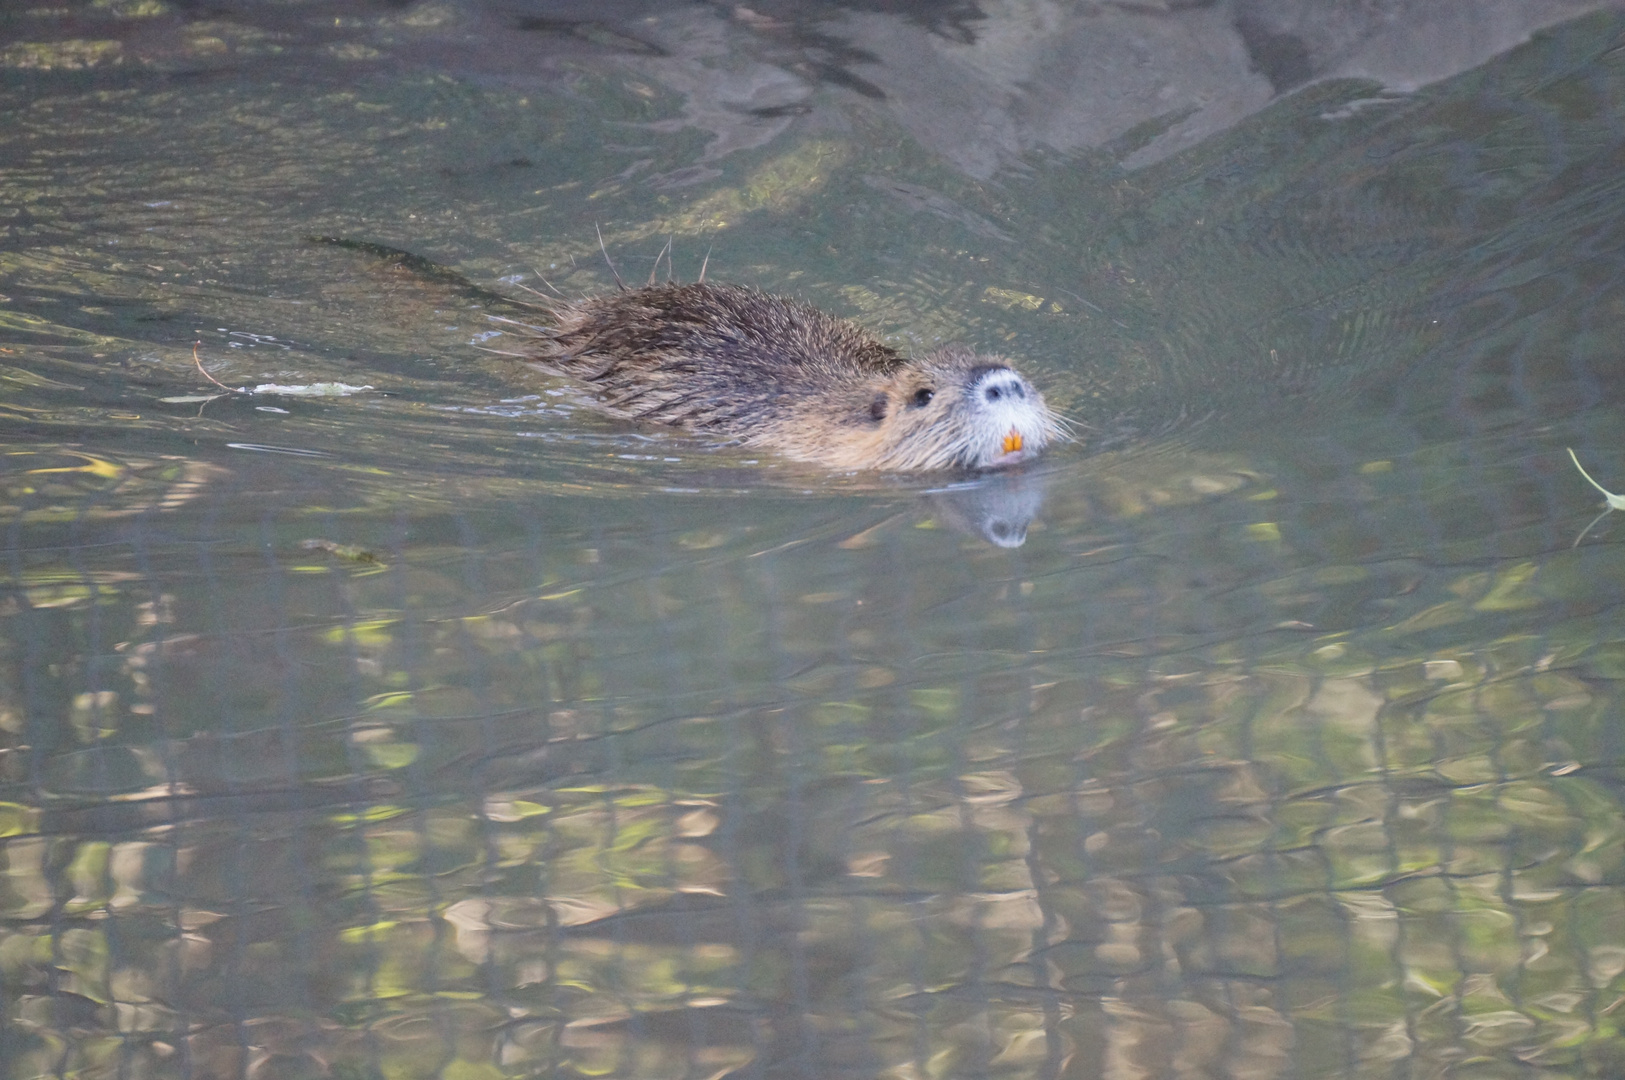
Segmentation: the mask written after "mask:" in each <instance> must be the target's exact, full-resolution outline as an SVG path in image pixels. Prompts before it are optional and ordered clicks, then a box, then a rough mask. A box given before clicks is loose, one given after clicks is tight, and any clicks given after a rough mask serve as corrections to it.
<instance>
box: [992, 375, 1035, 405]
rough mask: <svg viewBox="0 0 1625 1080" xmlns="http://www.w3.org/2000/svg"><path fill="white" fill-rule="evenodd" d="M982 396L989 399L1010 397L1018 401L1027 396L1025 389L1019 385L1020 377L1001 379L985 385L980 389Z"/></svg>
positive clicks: (995, 399) (996, 399)
mask: <svg viewBox="0 0 1625 1080" xmlns="http://www.w3.org/2000/svg"><path fill="white" fill-rule="evenodd" d="M982 396H983V397H985V398H987V400H989V401H998V400H999V399H1000V398H1005V397H1012V398H1015V399H1016V400H1017V401H1020V400H1021V399H1022V398H1025V397H1026V396H1027V391H1026V389H1025V388H1024V387H1023V386H1022V385H1021V380H1020V379H1001V380H999V381H998V382H993V383H989V384H988V385H987V386H985V387H984V388H983V389H982Z"/></svg>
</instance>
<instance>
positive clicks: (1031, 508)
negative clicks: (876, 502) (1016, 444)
mask: <svg viewBox="0 0 1625 1080" xmlns="http://www.w3.org/2000/svg"><path fill="white" fill-rule="evenodd" d="M931 505H932V508H933V509H934V510H935V511H936V516H937V517H938V519H940V520H941V522H942V523H943V524H944V525H947V526H948V527H949V528H952V529H957V530H958V531H959V532H962V533H966V534H968V535H970V536H975V537H979V538H981V539H984V540H987V541H988V542H990V543H993V544H996V545H998V546H999V547H1002V548H1018V547H1020V546H1021V545H1022V544H1025V543H1026V542H1027V526H1028V525H1029V524H1031V523H1032V520H1033V518H1035V517H1037V516H1038V511H1039V508H1040V507H1042V506H1043V505H1044V487H1043V484H1042V483H1041V482H1040V479H1039V477H1037V476H1029V475H1025V474H1024V473H1021V472H1015V473H1010V474H1007V475H1001V476H991V477H988V478H987V479H985V480H979V481H977V482H976V483H973V484H956V485H955V486H953V487H951V488H947V489H945V490H942V491H934V492H932V493H931Z"/></svg>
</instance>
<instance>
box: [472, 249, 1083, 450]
mask: <svg viewBox="0 0 1625 1080" xmlns="http://www.w3.org/2000/svg"><path fill="white" fill-rule="evenodd" d="M537 306H539V307H541V308H542V310H544V311H545V312H546V314H547V315H548V316H549V318H550V319H551V320H552V322H553V325H551V326H535V325H530V324H528V323H523V322H518V321H515V320H512V319H502V320H500V321H502V322H506V323H509V324H511V325H512V326H513V327H515V328H516V332H517V333H518V334H519V335H520V336H522V337H524V338H525V339H526V341H525V344H524V346H523V347H522V349H521V350H518V351H506V350H493V351H499V352H506V354H507V355H511V356H518V357H521V358H522V359H525V360H528V361H531V362H532V363H534V364H535V365H536V366H537V367H539V368H541V369H542V370H544V371H547V372H550V373H553V374H559V375H567V376H570V377H572V378H576V379H580V380H581V381H583V382H585V383H588V384H590V385H591V387H592V388H593V391H594V394H595V397H596V399H597V400H596V405H597V407H598V408H600V409H602V410H603V411H604V412H606V413H608V414H610V415H611V416H617V417H623V418H626V419H631V420H652V421H656V422H658V423H663V424H673V425H676V426H679V427H683V428H687V429H688V430H690V431H695V432H700V433H703V434H708V435H719V436H722V437H724V438H730V439H738V440H739V441H740V442H742V443H743V444H744V445H746V446H759V447H763V448H766V449H771V450H775V451H777V452H779V453H781V454H783V455H785V456H786V457H791V458H795V459H797V460H800V461H810V462H815V463H817V464H819V465H824V466H828V467H830V468H836V469H894V470H904V469H910V470H912V469H947V468H972V469H986V468H996V467H999V466H1003V465H1013V464H1015V463H1016V462H1018V461H1024V460H1026V459H1027V458H1030V457H1033V456H1035V455H1037V454H1038V453H1039V452H1040V451H1041V450H1043V449H1044V447H1045V445H1046V444H1047V443H1049V441H1050V440H1051V439H1054V438H1059V437H1061V436H1062V429H1061V425H1060V422H1059V420H1058V419H1057V417H1056V416H1055V414H1053V413H1052V412H1050V410H1049V408H1048V407H1047V406H1046V405H1045V404H1044V398H1043V396H1042V395H1041V394H1039V392H1038V391H1037V390H1035V389H1033V387H1032V384H1030V383H1029V382H1027V380H1026V379H1024V378H1022V376H1021V375H1020V374H1019V373H1018V372H1017V371H1016V370H1015V369H1014V368H1012V367H1010V365H1009V362H1008V361H1006V360H1005V359H1004V358H1002V357H998V356H979V355H977V354H976V353H973V352H971V351H970V350H969V349H967V348H965V347H964V346H961V345H950V346H948V347H946V348H942V349H938V350H937V351H936V352H933V353H928V354H927V355H925V356H921V357H916V358H914V359H905V358H904V357H903V356H901V355H900V354H899V353H898V352H897V351H896V350H894V349H890V348H888V347H886V346H885V345H882V344H881V343H880V342H878V341H876V340H875V339H874V338H873V337H871V336H870V335H869V334H867V333H865V332H864V331H863V330H862V329H860V328H859V327H858V326H856V325H854V324H853V323H850V322H847V321H846V320H845V319H838V318H835V317H834V316H832V315H826V314H824V313H823V312H821V311H818V310H815V309H814V308H811V307H808V306H806V305H805V304H801V303H797V302H796V301H794V300H786V299H783V298H781V297H777V296H769V295H768V294H766V293H763V292H759V291H758V290H756V289H750V288H744V287H742V286H738V285H710V284H706V283H704V282H703V281H702V282H695V283H692V284H688V285H679V284H673V283H670V282H668V283H666V284H661V285H649V286H647V287H645V288H639V289H623V290H622V291H620V292H617V293H612V294H610V295H608V296H601V297H595V298H588V299H583V300H579V301H571V300H562V299H561V300H544V301H543V302H541V303H540V304H538V305H537Z"/></svg>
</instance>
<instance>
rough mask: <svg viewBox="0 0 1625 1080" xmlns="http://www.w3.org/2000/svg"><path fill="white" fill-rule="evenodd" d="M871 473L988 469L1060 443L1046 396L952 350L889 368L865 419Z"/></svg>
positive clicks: (1001, 369) (998, 366)
mask: <svg viewBox="0 0 1625 1080" xmlns="http://www.w3.org/2000/svg"><path fill="white" fill-rule="evenodd" d="M865 419H866V420H867V423H868V424H869V425H870V426H871V428H872V429H873V431H874V432H875V433H876V434H877V435H878V436H879V438H878V439H877V440H876V441H875V442H874V443H873V444H872V448H871V449H869V451H868V454H867V457H868V460H869V464H868V467H870V468H877V469H952V468H964V469H993V468H1000V467H1002V466H1005V465H1014V464H1015V463H1017V462H1019V461H1025V460H1027V459H1028V458H1031V457H1036V456H1037V455H1038V454H1039V453H1040V452H1041V451H1042V450H1043V449H1044V447H1045V446H1046V445H1047V444H1048V443H1049V442H1050V441H1051V440H1052V439H1057V438H1061V437H1063V431H1062V428H1061V424H1060V421H1059V420H1058V419H1057V418H1056V416H1055V414H1054V413H1052V412H1051V411H1050V410H1049V407H1048V406H1047V405H1045V404H1044V396H1043V395H1042V394H1040V393H1039V392H1038V391H1037V390H1036V389H1034V387H1033V385H1032V383H1030V382H1028V381H1027V380H1026V379H1025V378H1023V377H1022V375H1021V373H1020V372H1018V371H1016V370H1015V368H1013V367H1011V366H1010V364H1009V362H1008V361H1007V360H1005V359H1004V358H1003V357H1000V356H985V355H978V354H976V353H973V352H971V351H970V350H969V349H967V348H965V347H964V346H962V345H950V346H948V347H947V348H944V349H939V350H938V351H936V352H934V353H928V354H927V355H925V356H921V357H917V358H915V359H913V360H909V361H907V362H905V363H903V364H901V365H900V366H898V367H896V368H894V369H893V370H892V371H891V372H890V373H889V375H888V377H886V378H885V380H884V382H883V383H882V385H880V386H879V387H877V389H876V391H875V394H874V396H873V398H872V399H871V400H870V402H869V406H868V415H867V417H866V418H865Z"/></svg>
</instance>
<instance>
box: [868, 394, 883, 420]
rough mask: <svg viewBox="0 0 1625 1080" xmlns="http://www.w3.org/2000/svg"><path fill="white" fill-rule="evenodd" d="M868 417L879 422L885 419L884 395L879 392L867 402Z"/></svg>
mask: <svg viewBox="0 0 1625 1080" xmlns="http://www.w3.org/2000/svg"><path fill="white" fill-rule="evenodd" d="M869 419H871V420H873V421H875V422H876V423H879V422H880V421H882V420H884V419H886V395H885V394H880V395H878V396H877V397H876V398H875V399H874V400H873V401H871V402H870V403H869Z"/></svg>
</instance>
